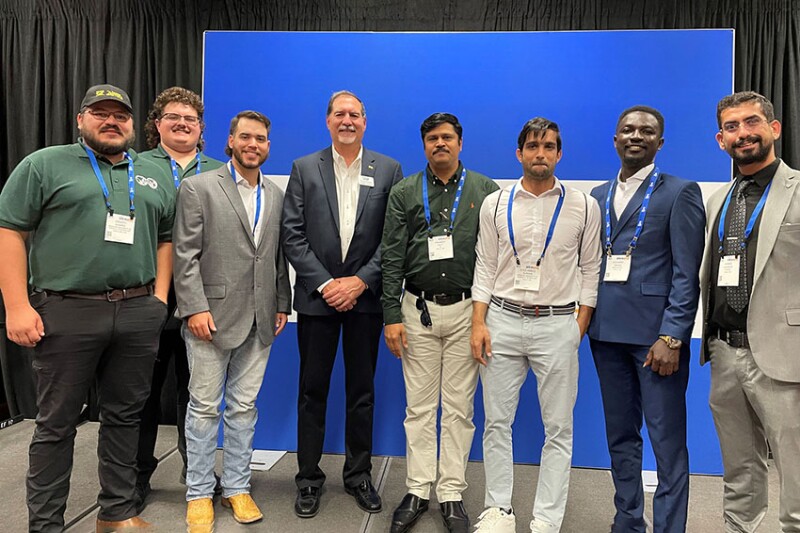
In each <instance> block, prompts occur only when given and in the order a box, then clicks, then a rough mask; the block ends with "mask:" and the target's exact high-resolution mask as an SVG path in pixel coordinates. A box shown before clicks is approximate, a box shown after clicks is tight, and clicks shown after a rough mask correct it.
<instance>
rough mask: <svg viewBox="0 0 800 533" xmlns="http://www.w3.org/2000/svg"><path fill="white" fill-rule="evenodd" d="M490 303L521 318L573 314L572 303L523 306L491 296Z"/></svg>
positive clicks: (573, 305)
mask: <svg viewBox="0 0 800 533" xmlns="http://www.w3.org/2000/svg"><path fill="white" fill-rule="evenodd" d="M492 303H493V304H494V305H496V306H497V307H499V308H500V309H505V310H506V311H511V312H512V313H514V314H516V315H522V316H532V317H540V316H551V315H552V316H557V315H571V314H573V313H574V312H575V304H574V303H571V304H567V305H531V306H524V305H517V304H515V303H511V302H509V301H508V300H503V299H501V298H497V297H496V296H492Z"/></svg>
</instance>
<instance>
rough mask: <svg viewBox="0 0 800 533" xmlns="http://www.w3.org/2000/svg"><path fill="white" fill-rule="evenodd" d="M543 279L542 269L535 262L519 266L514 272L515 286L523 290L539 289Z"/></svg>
mask: <svg viewBox="0 0 800 533" xmlns="http://www.w3.org/2000/svg"><path fill="white" fill-rule="evenodd" d="M540 280H541V270H540V269H539V267H538V266H536V265H534V264H530V263H529V264H522V265H519V266H517V271H516V272H515V273H514V288H515V289H517V290H521V291H538V290H539V281H540Z"/></svg>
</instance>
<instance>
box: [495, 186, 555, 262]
mask: <svg viewBox="0 0 800 533" xmlns="http://www.w3.org/2000/svg"><path fill="white" fill-rule="evenodd" d="M559 185H561V194H560V195H559V197H558V203H557V204H556V210H555V211H553V218H552V219H551V220H550V229H548V230H547V239H546V240H545V241H544V248H542V255H540V256H539V259H538V260H537V261H536V266H537V267H538V266H539V265H540V264H541V263H542V259H544V253H545V252H546V251H547V247H548V246H550V241H551V240H553V233H554V232H555V229H556V221H557V220H558V215H559V214H561V207H562V206H563V205H564V196H566V195H567V191H566V189H564V184H562V183H559ZM516 189H517V184H516V183H515V184H514V186H513V187H512V188H511V194H510V195H509V197H508V209H506V215H507V216H508V240H509V241H510V242H511V250H513V251H514V259H515V260H516V261H517V265H519V254H518V253H517V246H516V244H515V241H514V222H513V221H512V218H511V210H512V209H513V207H514V192H515V191H516Z"/></svg>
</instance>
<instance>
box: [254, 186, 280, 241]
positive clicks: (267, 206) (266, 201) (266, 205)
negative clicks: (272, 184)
mask: <svg viewBox="0 0 800 533" xmlns="http://www.w3.org/2000/svg"><path fill="white" fill-rule="evenodd" d="M261 179H262V180H263V181H266V180H267V178H265V177H264V175H263V174H262V175H261ZM263 181H262V183H263ZM273 203H274V195H273V194H272V191H270V188H269V186H268V184H266V183H265V184H264V187H263V188H262V189H261V204H262V205H263V211H262V213H261V220H259V222H258V225H259V227H260V228H261V233H260V234H259V235H258V242H257V243H256V250H257V249H259V248H260V247H261V244H262V243H263V242H264V234H266V233H267V231H266V228H267V224H269V219H270V218H271V217H272V216H274V213H275V211H276V207H275V206H274V205H272V204H273Z"/></svg>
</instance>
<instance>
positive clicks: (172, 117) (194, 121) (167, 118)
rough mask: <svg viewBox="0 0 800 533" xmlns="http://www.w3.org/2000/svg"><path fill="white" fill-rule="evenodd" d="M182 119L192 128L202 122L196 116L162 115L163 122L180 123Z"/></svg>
mask: <svg viewBox="0 0 800 533" xmlns="http://www.w3.org/2000/svg"><path fill="white" fill-rule="evenodd" d="M181 119H183V121H184V122H186V123H187V124H189V125H190V126H194V125H195V124H197V123H199V122H200V117H198V116H196V115H179V114H178V113H164V114H163V115H161V120H164V121H166V122H180V120H181Z"/></svg>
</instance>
